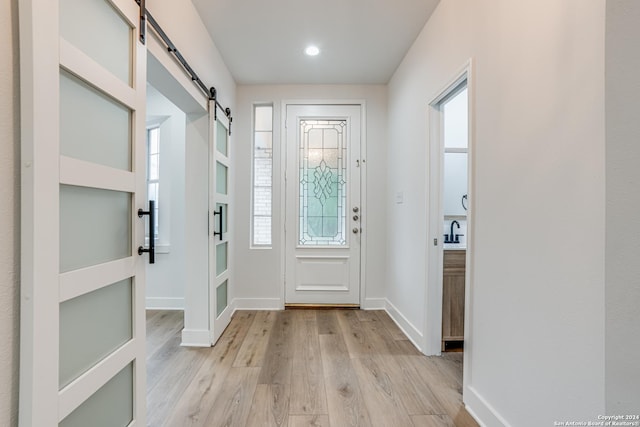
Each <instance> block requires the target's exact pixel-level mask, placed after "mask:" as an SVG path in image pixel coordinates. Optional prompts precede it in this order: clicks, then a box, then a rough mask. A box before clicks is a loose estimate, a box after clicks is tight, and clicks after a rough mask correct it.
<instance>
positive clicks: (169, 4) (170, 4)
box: [146, 0, 236, 112]
mask: <svg viewBox="0 0 640 427" xmlns="http://www.w3.org/2000/svg"><path fill="white" fill-rule="evenodd" d="M146 7H147V10H148V11H149V12H150V13H151V14H152V15H153V17H154V18H155V20H156V21H157V22H158V24H160V26H161V27H162V29H163V30H164V32H165V33H167V35H168V36H169V38H170V39H171V41H172V42H173V44H174V45H175V46H176V47H177V48H178V50H179V51H180V53H181V54H182V56H184V57H185V58H186V60H187V62H189V65H190V66H191V68H193V69H194V70H195V72H196V73H197V74H198V77H200V79H201V80H202V81H203V82H204V84H205V85H209V86H215V88H216V89H217V90H218V101H219V102H220V103H221V104H222V105H224V106H225V107H229V108H231V111H232V112H233V111H234V107H235V96H236V93H235V89H236V84H235V81H234V80H233V76H232V75H231V73H230V72H229V69H228V68H227V66H226V65H225V63H224V61H223V60H222V57H221V56H220V52H219V51H218V48H217V47H216V45H215V42H214V41H213V40H212V39H211V36H210V34H209V32H207V29H206V28H205V26H204V24H203V22H202V20H201V19H200V15H198V12H197V11H196V8H195V7H194V6H193V3H192V2H191V1H190V0H188V1H180V2H176V1H174V0H148V1H147V2H146Z"/></svg>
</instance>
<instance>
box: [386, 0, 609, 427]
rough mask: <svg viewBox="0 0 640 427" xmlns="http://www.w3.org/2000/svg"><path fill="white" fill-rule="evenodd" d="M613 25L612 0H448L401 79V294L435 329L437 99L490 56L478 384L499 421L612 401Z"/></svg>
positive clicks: (471, 367)
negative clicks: (607, 252)
mask: <svg viewBox="0 0 640 427" xmlns="http://www.w3.org/2000/svg"><path fill="white" fill-rule="evenodd" d="M604 22H605V1H604V0H591V1H584V0H565V1H561V2H559V1H556V0H543V1H532V0H527V1H518V2H513V1H511V0H491V1H483V2H478V1H474V0H443V1H441V2H440V4H439V6H438V7H437V9H436V11H435V12H434V14H433V15H432V17H431V19H430V20H429V21H428V23H427V24H426V26H425V28H424V30H423V31H422V33H421V35H420V36H419V37H418V39H417V40H416V42H415V44H414V45H413V47H412V48H411V50H410V51H409V52H408V54H407V56H406V57H405V59H404V60H403V62H402V64H401V65H400V66H399V68H398V70H397V71H396V73H395V74H394V76H393V78H392V80H391V82H390V84H389V134H390V138H389V151H388V157H389V174H388V180H389V184H388V190H389V196H388V202H387V203H388V204H387V209H388V219H389V222H388V235H389V241H390V244H389V249H388V254H389V276H388V277H389V279H388V283H389V289H388V298H389V301H390V302H391V304H393V305H394V306H395V307H396V308H397V310H398V311H399V312H400V313H401V314H402V315H403V316H404V317H405V318H406V319H407V321H408V322H410V323H411V324H412V325H413V327H414V328H415V331H416V332H417V333H418V334H424V331H425V329H426V327H428V326H429V325H425V313H424V307H425V299H426V295H425V288H426V277H427V276H426V274H427V271H426V267H425V261H426V248H427V243H428V241H429V240H428V239H430V238H431V237H434V236H427V231H428V229H427V224H428V212H427V210H426V209H427V201H428V199H427V197H428V194H427V189H428V171H427V170H426V169H425V167H424V165H425V163H427V155H428V141H429V139H428V135H429V128H428V125H427V117H428V115H427V112H428V103H429V101H430V100H431V99H433V97H434V96H436V95H437V94H438V92H439V91H440V90H442V89H444V86H445V85H446V84H447V83H448V82H449V81H450V80H451V79H452V78H453V77H454V76H455V74H456V73H458V72H459V71H460V70H461V69H462V67H463V66H464V64H465V63H466V61H468V59H469V58H473V61H474V72H473V76H472V78H473V81H474V82H475V88H472V90H471V91H472V93H471V96H472V98H471V105H472V106H473V107H472V108H474V110H475V112H476V123H475V129H474V130H473V131H472V132H473V133H474V137H475V142H474V147H473V148H474V149H475V152H474V154H473V157H472V162H473V164H474V168H475V174H476V178H475V187H474V188H472V189H471V193H470V197H471V203H472V207H473V209H475V212H474V214H473V218H472V219H473V220H474V225H475V229H474V231H473V232H472V236H471V238H472V239H473V243H472V250H473V257H472V259H471V263H472V275H471V283H470V287H471V295H470V296H469V299H468V301H470V302H471V310H472V312H471V319H470V321H471V324H472V325H473V327H472V330H471V331H470V332H471V339H470V340H469V341H467V342H466V343H465V351H466V353H465V354H466V356H467V359H468V360H467V362H468V361H469V360H470V363H467V364H466V365H465V376H466V386H465V390H464V395H465V401H466V403H467V405H468V406H469V408H470V409H471V410H472V411H474V412H475V413H476V415H478V416H479V418H480V419H482V420H483V421H484V423H486V424H487V425H489V426H497V425H513V426H524V427H527V426H531V427H534V426H541V425H552V424H553V421H554V420H588V419H592V420H595V419H596V416H597V415H599V414H604V410H605V408H604V395H603V388H604V369H603V366H604V306H603V303H602V301H603V298H604V262H603V259H604V231H605V228H604V224H605V223H604V194H605V193H604V190H605V188H604V182H605V180H604V171H605V169H604V167H605V163H604V107H603V103H604ZM400 191H402V192H403V193H404V203H403V204H396V203H395V200H394V195H395V194H396V193H397V192H400ZM391 219H393V220H391Z"/></svg>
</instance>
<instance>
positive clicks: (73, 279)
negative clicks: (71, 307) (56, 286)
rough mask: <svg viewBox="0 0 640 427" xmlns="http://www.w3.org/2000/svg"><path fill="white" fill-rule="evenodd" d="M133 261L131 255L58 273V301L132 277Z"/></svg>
mask: <svg viewBox="0 0 640 427" xmlns="http://www.w3.org/2000/svg"><path fill="white" fill-rule="evenodd" d="M135 261H136V260H135V258H134V257H132V256H131V257H128V258H123V259H119V260H116V261H111V262H106V263H103V264H98V265H93V266H91V267H86V268H81V269H79V270H74V271H69V272H67V273H62V274H60V302H64V301H67V300H70V299H72V298H75V297H78V296H80V295H84V294H87V293H89V292H93V291H95V290H98V289H100V288H103V287H105V286H109V285H112V284H114V283H116V282H119V281H121V280H125V279H127V278H129V277H133V276H134V274H135Z"/></svg>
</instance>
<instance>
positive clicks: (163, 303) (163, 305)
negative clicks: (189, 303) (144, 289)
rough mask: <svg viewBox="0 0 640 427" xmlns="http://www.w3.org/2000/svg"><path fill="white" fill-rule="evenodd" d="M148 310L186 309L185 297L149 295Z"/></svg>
mask: <svg viewBox="0 0 640 427" xmlns="http://www.w3.org/2000/svg"><path fill="white" fill-rule="evenodd" d="M145 306H146V309H147V310H180V311H182V310H184V298H179V297H147V298H146V299H145Z"/></svg>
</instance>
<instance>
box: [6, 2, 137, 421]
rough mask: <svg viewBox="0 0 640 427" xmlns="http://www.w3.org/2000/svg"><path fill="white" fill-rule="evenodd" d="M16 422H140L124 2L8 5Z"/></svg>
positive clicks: (131, 10)
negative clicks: (15, 107) (14, 47)
mask: <svg viewBox="0 0 640 427" xmlns="http://www.w3.org/2000/svg"><path fill="white" fill-rule="evenodd" d="M19 13H20V39H21V76H23V78H22V93H21V101H22V106H21V107H22V111H21V118H22V132H23V143H22V153H21V159H22V160H23V161H24V164H23V167H24V169H23V171H22V172H23V173H22V201H23V203H22V218H21V220H22V221H21V222H22V230H21V235H22V242H21V244H22V249H23V257H22V295H23V304H22V310H21V333H20V336H21V354H20V357H21V359H20V393H19V395H20V412H19V413H20V419H19V423H20V425H21V426H55V425H61V426H89V425H91V426H114V425H122V426H125V425H126V426H144V425H145V424H146V423H145V411H146V408H145V400H146V399H145V389H146V387H145V385H144V383H145V350H144V339H145V329H144V326H145V313H144V291H145V276H144V262H145V261H146V260H147V256H146V255H145V256H142V257H141V256H138V251H137V248H138V247H139V246H142V245H144V221H143V220H142V219H139V218H138V215H137V211H138V209H140V208H142V209H145V210H146V209H147V206H146V203H145V201H146V194H145V193H146V183H145V167H146V165H145V160H144V159H145V149H146V147H145V122H144V121H145V112H144V110H145V89H146V67H145V66H146V49H145V47H144V45H143V44H142V43H140V41H139V37H138V34H139V29H138V26H139V18H140V10H139V8H138V6H137V5H136V2H134V1H128V0H21V1H20V8H19Z"/></svg>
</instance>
